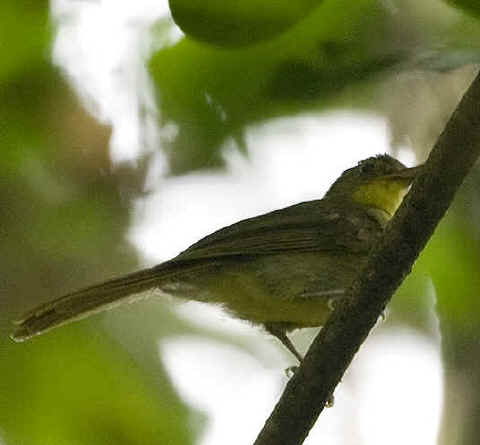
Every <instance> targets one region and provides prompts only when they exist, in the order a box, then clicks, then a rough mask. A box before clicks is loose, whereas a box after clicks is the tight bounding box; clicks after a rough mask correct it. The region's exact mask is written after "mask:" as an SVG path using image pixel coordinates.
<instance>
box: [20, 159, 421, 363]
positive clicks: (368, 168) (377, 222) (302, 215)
mask: <svg viewBox="0 0 480 445" xmlns="http://www.w3.org/2000/svg"><path fill="white" fill-rule="evenodd" d="M422 168H423V166H422V165H419V166H417V167H412V168H407V167H406V166H405V165H404V164H402V163H401V162H400V161H398V160H397V159H395V158H394V157H392V156H390V155H388V154H381V155H376V156H372V157H369V158H368V159H364V160H362V161H360V162H359V163H358V164H357V165H355V166H354V167H352V168H349V169H347V170H345V171H344V172H343V173H342V174H341V176H340V177H339V178H338V179H337V180H336V181H335V182H334V183H333V184H332V185H331V186H330V188H329V189H328V191H327V192H326V194H325V196H324V197H323V198H322V199H317V200H312V201H306V202H301V203H298V204H295V205H291V206H289V207H286V208H282V209H279V210H275V211H272V212H269V213H266V214H263V215H259V216H255V217H252V218H248V219H244V220H242V221H239V222H237V223H235V224H232V225H230V226H227V227H224V228H222V229H220V230H217V231H215V232H214V233H212V234H210V235H208V236H206V237H204V238H203V239H201V240H199V241H198V242H196V243H194V244H193V245H191V246H190V247H189V248H187V249H186V250H184V251H183V252H181V253H180V254H179V255H177V256H176V257H174V258H172V259H170V260H168V261H165V262H163V263H160V264H158V265H156V266H154V267H150V268H147V269H143V270H139V271H136V272H133V273H130V274H127V275H124V276H120V277H118V278H113V279H110V280H108V281H105V282H102V283H99V284H94V285H91V286H88V287H85V288H83V289H80V290H76V291H73V292H70V293H68V294H66V295H64V296H61V297H59V298H56V299H53V300H52V301H49V302H47V303H44V304H41V305H39V306H38V307H35V308H33V309H32V310H31V311H29V312H27V313H25V314H24V315H23V316H22V317H20V318H18V320H16V321H14V323H15V324H16V325H17V326H16V329H15V331H14V332H13V333H12V334H11V338H12V339H13V340H14V341H16V342H22V341H25V340H28V339H30V338H32V337H34V336H37V335H39V334H43V333H45V332H47V331H50V330H51V329H53V328H56V327H59V326H61V325H64V324H66V323H69V322H71V321H74V320H80V319H82V318H85V317H87V316H90V315H92V314H95V313H97V312H101V311H104V310H107V309H111V308H113V307H115V306H117V305H119V304H121V303H125V302H134V301H136V300H139V299H142V298H145V295H147V294H148V295H150V294H151V293H153V294H155V293H158V294H159V295H162V294H169V295H173V296H174V297H179V298H182V299H186V300H194V301H199V302H206V303H211V304H216V305H220V306H222V307H223V308H224V309H225V310H226V311H227V312H228V313H230V314H231V315H232V316H234V317H237V318H239V319H241V320H246V321H248V322H250V323H251V324H253V325H259V326H263V328H264V329H265V330H266V331H267V332H268V333H270V334H271V335H273V336H274V337H276V338H277V339H278V340H279V341H280V342H281V343H282V344H283V345H284V346H285V347H286V348H287V349H288V350H289V351H290V352H291V353H292V354H293V355H294V356H295V357H296V358H297V359H298V361H299V362H301V361H302V355H301V354H300V353H299V352H298V351H297V349H296V348H295V346H294V344H293V343H292V341H291V340H290V338H289V337H288V335H287V334H288V333H289V332H291V331H293V330H294V329H301V328H305V327H319V326H323V325H324V324H325V322H326V321H327V319H328V318H329V316H330V315H331V313H332V311H333V310H334V308H335V304H336V302H338V301H339V299H341V298H343V297H345V296H346V291H347V290H348V288H349V286H350V284H351V283H352V281H353V279H354V278H355V276H356V275H357V274H358V273H359V271H361V268H362V266H363V265H364V264H365V262H366V260H367V258H368V254H369V252H370V250H371V248H372V246H373V245H374V244H375V242H376V241H377V240H378V239H379V238H380V237H381V236H382V233H383V231H384V229H385V227H386V226H387V224H388V222H389V221H390V219H391V218H392V217H393V215H394V214H395V212H396V210H397V208H398V207H399V205H400V204H401V202H402V199H403V197H404V196H405V194H406V193H407V192H408V189H409V187H410V185H411V183H412V181H413V180H414V179H415V177H416V176H417V175H418V174H419V172H421V171H422ZM149 291H150V292H149ZM151 291H153V292H151ZM155 291H157V292H155Z"/></svg>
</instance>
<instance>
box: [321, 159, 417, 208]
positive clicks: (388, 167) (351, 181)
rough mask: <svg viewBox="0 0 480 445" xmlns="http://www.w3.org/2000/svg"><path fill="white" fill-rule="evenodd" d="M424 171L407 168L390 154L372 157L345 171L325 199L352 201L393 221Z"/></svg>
mask: <svg viewBox="0 0 480 445" xmlns="http://www.w3.org/2000/svg"><path fill="white" fill-rule="evenodd" d="M422 168H423V166H422V165H420V166H417V167H412V168H407V167H405V165H403V164H402V163H401V162H400V161H397V160H396V159H395V158H393V157H391V156H389V155H387V154H384V155H378V156H373V157H371V158H368V159H365V160H363V161H360V162H359V163H358V164H357V165H356V166H355V167H353V168H350V169H348V170H345V171H344V172H343V173H342V175H341V176H340V177H339V178H338V179H337V180H336V181H335V182H334V183H333V185H332V186H331V187H330V189H329V190H328V192H327V194H326V197H337V198H341V199H349V200H352V201H354V202H355V203H357V204H360V205H363V206H366V207H369V208H375V209H379V210H382V211H383V212H386V213H387V214H388V215H389V217H392V216H393V215H394V213H395V212H396V211H397V209H398V207H399V206H400V204H401V202H402V199H403V197H404V196H405V195H406V193H407V191H408V188H409V187H410V184H411V183H412V181H413V180H414V179H415V177H416V176H417V175H418V173H419V172H420V171H421V170H422Z"/></svg>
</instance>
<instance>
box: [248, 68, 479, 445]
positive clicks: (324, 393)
mask: <svg viewBox="0 0 480 445" xmlns="http://www.w3.org/2000/svg"><path fill="white" fill-rule="evenodd" d="M479 155H480V75H477V77H476V78H475V80H474V81H473V83H472V84H471V86H470V88H469V89H468V90H467V92H466V93H465V95H464V97H463V98H462V100H461V101H460V104H459V105H458V106H457V109H456V110H455V112H454V113H453V115H452V116H451V118H450V120H449V122H448V123H447V125H446V127H445V129H444V131H443V133H442V134H441V135H440V137H439V139H438V141H437V143H436V144H435V146H434V148H433V149H432V151H431V153H430V156H429V158H428V160H427V162H426V163H425V170H424V171H423V172H422V173H421V174H420V175H419V177H418V178H417V179H416V180H415V181H414V183H413V185H412V188H411V190H410V192H409V194H408V195H407V196H406V198H405V199H404V202H403V203H402V205H401V207H400V208H399V210H398V211H397V213H396V215H395V217H394V218H393V219H392V221H391V223H390V224H389V225H388V227H387V228H386V230H385V234H384V236H383V237H382V239H381V240H380V241H379V243H378V244H377V245H376V246H375V247H374V249H373V250H372V252H371V254H370V256H369V259H368V263H367V265H366V267H365V268H364V269H363V270H362V272H361V273H360V274H359V276H358V277H357V278H356V280H355V281H354V283H353V284H352V286H351V288H350V290H349V292H348V293H347V294H348V295H349V297H348V298H345V299H344V300H343V301H342V303H341V304H340V305H339V307H338V308H337V309H336V310H335V312H334V313H333V314H332V316H331V317H330V319H329V320H328V322H327V323H326V324H325V326H324V328H323V329H322V330H321V331H320V333H319V334H318V336H317V337H316V338H315V340H314V341H313V343H312V345H311V347H310V349H309V350H308V353H307V355H306V356H305V359H304V361H303V363H302V365H301V366H300V367H299V369H298V370H297V372H296V373H295V375H294V376H293V377H292V378H291V380H290V381H289V382H288V384H287V386H286V388H285V390H284V392H283V394H282V396H281V398H280V400H279V402H278V403H277V405H276V407H275V409H274V410H273V412H272V414H271V415H270V417H269V418H268V420H267V421H266V423H265V426H264V427H263V429H262V431H261V432H260V434H259V435H258V437H257V439H256V441H255V445H277V444H278V445H280V444H281V445H299V444H301V443H303V441H304V440H305V438H306V437H307V435H308V432H309V431H310V429H311V428H312V426H313V425H314V423H315V421H316V420H317V418H318V416H319V415H320V413H321V412H322V410H323V408H324V406H325V404H326V403H327V401H328V399H329V397H330V395H331V394H333V391H334V389H335V387H336V385H337V384H338V383H339V381H340V380H341V378H342V376H343V374H344V372H345V370H346V368H347V367H348V365H349V364H350V362H351V361H352V359H353V356H354V355H355V353H356V352H357V350H358V349H359V348H360V346H361V344H362V343H363V341H364V340H365V339H366V337H367V335H368V333H369V332H370V330H371V329H372V328H373V326H374V325H375V323H376V321H377V320H378V317H379V316H380V315H381V314H382V311H383V310H384V308H385V306H386V305H387V303H388V301H389V300H390V298H391V297H392V295H393V293H394V292H395V291H396V289H397V288H398V287H399V286H400V284H401V283H402V281H403V280H404V278H405V277H406V276H407V274H408V273H409V272H410V271H411V268H412V265H413V263H414V261H415V260H416V258H417V257H418V255H419V254H420V252H421V251H422V249H423V248H424V247H425V244H426V243H427V241H428V240H429V238H430V237H431V235H432V234H433V231H434V230H435V227H436V226H437V224H438V222H439V221H440V219H441V218H442V217H443V215H444V214H445V212H446V210H447V209H448V207H449V205H450V203H451V202H452V200H453V198H454V195H455V192H456V191H457V189H458V187H459V186H460V185H461V183H462V182H463V179H464V178H465V176H466V175H467V174H468V172H469V171H470V169H471V168H472V166H473V165H474V163H475V162H476V160H477V158H478V156H479Z"/></svg>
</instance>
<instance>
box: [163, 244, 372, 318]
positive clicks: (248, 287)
mask: <svg viewBox="0 0 480 445" xmlns="http://www.w3.org/2000/svg"><path fill="white" fill-rule="evenodd" d="M363 261H364V257H360V258H359V257H357V256H355V257H353V256H345V255H342V256H335V257H333V258H332V257H329V256H325V255H321V254H318V253H302V254H289V255H272V256H261V257H257V258H253V259H250V260H243V261H231V260H230V261H226V262H222V263H217V264H210V265H207V266H205V268H202V269H197V270H195V271H191V272H188V273H186V274H184V275H183V274H182V280H181V281H177V282H170V283H168V284H167V285H166V286H165V288H164V290H165V291H166V292H169V293H171V294H174V295H176V296H179V297H184V298H187V299H191V300H196V301H205V302H209V303H216V304H220V305H222V306H223V307H224V308H225V309H226V310H227V311H228V312H230V313H232V314H233V315H235V316H236V317H238V318H241V319H244V320H249V321H251V322H253V323H259V324H263V323H271V322H282V323H289V324H292V325H294V326H296V327H307V326H321V325H323V324H324V323H325V321H326V319H327V318H328V316H329V315H330V313H331V308H332V305H333V304H334V301H335V299H337V298H341V296H342V295H343V293H342V292H343V291H344V290H345V288H346V287H348V285H349V284H350V282H351V279H352V278H353V277H354V276H355V273H356V271H357V270H358V268H359V267H360V266H361V265H362V263H363Z"/></svg>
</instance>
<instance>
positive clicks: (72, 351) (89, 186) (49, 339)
mask: <svg viewBox="0 0 480 445" xmlns="http://www.w3.org/2000/svg"><path fill="white" fill-rule="evenodd" d="M52 29H53V27H52V26H51V24H50V22H49V17H48V2H46V1H40V2H37V1H35V2H33V1H16V0H15V1H14V0H5V1H2V2H1V4H0V41H1V42H2V45H0V122H1V123H0V146H1V153H2V158H1V161H0V202H1V205H0V242H1V246H2V255H1V257H0V268H1V270H2V277H1V279H0V294H1V298H0V374H1V375H2V379H1V383H0V435H1V437H0V441H2V443H5V444H7V445H17V444H20V443H22V444H39V443H50V444H93V443H102V444H105V443H115V444H129V445H131V444H135V443H138V444H155V443H158V444H162V445H163V444H165V443H170V444H191V443H193V440H194V437H195V435H196V434H197V432H198V431H199V430H200V427H201V423H202V420H203V417H201V416H199V415H198V414H197V413H194V412H192V411H191V410H190V409H189V408H188V407H187V406H186V405H185V404H184V403H183V402H182V401H181V400H180V399H179V398H178V396H177V395H176V393H175V392H174V391H173V389H172V387H171V384H170V381H169V379H168V377H167V376H166V374H165V371H164V370H163V367H162V364H161V363H160V362H159V360H158V348H157V340H158V338H159V335H158V332H150V337H149V338H148V340H146V341H147V342H148V344H149V345H150V349H149V351H143V352H144V357H145V356H147V355H148V358H149V360H142V361H140V360H137V359H136V357H135V354H133V353H131V352H130V351H129V350H128V349H127V348H126V347H124V346H121V345H120V344H119V343H118V341H113V340H111V339H109V338H108V336H106V335H105V333H102V330H101V329H100V325H99V323H98V318H97V319H94V320H92V321H91V322H86V323H82V324H81V325H78V326H72V328H66V329H63V330H59V331H58V332H56V333H52V334H51V335H48V336H45V337H43V338H40V339H38V340H35V341H32V342H29V343H26V344H22V345H17V344H14V343H13V342H12V341H10V339H9V338H8V333H9V331H10V329H11V325H10V320H12V319H13V318H14V317H15V316H16V315H18V314H19V313H20V312H23V311H24V310H25V309H26V308H27V307H31V306H33V305H34V304H38V303H39V302H40V298H41V299H42V300H47V299H49V298H51V297H52V296H55V295H59V294H61V293H63V292H66V291H67V290H71V289H72V288H75V287H79V286H81V285H84V284H85V283H86V282H87V281H91V280H100V279H104V278H106V277H109V276H112V275H114V274H118V273H121V272H126V271H130V270H132V269H134V268H136V267H138V266H137V256H136V253H135V252H134V249H133V248H132V247H131V246H130V245H129V243H128V242H127V241H126V239H125V232H126V230H127V229H128V227H129V223H130V201H131V200H132V199H133V198H134V197H135V196H138V195H139V194H140V193H142V187H143V182H144V171H143V170H142V169H140V168H138V169H133V168H132V167H128V166H124V167H117V168H116V169H115V170H113V168H112V164H111V161H110V158H109V139H110V134H111V130H110V128H108V127H106V126H103V125H100V124H99V123H98V122H97V121H96V120H95V119H94V118H93V117H92V116H90V115H89V114H88V113H87V112H86V111H85V109H84V108H83V106H82V105H81V104H80V103H79V102H78V100H77V99H76V98H75V96H74V94H73V92H72V91H71V90H70V88H69V87H68V86H67V85H66V83H65V81H64V79H63V76H62V75H61V73H59V71H58V70H57V69H56V68H55V67H53V65H52V64H51V62H50V46H51V44H52V41H51V38H52V37H53V32H52ZM170 318H172V315H170ZM171 322H172V323H173V321H171ZM123 328H124V330H126V331H128V330H129V329H128V327H127V326H124V327H123Z"/></svg>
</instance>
